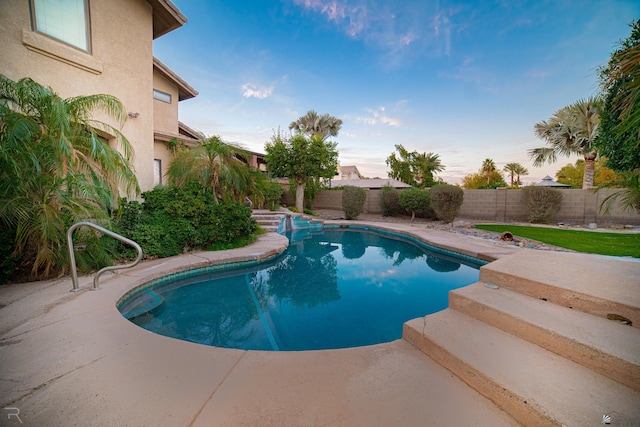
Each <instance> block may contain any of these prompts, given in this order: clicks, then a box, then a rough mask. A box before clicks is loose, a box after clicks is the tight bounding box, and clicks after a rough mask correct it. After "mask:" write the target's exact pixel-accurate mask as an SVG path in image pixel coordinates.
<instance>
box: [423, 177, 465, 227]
mask: <svg viewBox="0 0 640 427" xmlns="http://www.w3.org/2000/svg"><path fill="white" fill-rule="evenodd" d="M429 195H430V196H431V208H432V209H433V210H434V211H435V213H436V217H437V218H438V219H439V220H440V221H444V222H447V223H449V222H453V220H454V219H455V218H456V216H457V215H458V212H460V207H461V206H462V202H463V201H464V191H462V188H460V187H456V186H455V185H448V184H438V185H435V186H433V187H432V188H431V190H429Z"/></svg>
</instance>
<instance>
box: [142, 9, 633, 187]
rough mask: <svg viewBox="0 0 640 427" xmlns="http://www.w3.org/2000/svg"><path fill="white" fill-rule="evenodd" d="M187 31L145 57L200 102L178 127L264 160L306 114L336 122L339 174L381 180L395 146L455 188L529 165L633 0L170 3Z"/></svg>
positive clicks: (592, 79)
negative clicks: (481, 175)
mask: <svg viewBox="0 0 640 427" xmlns="http://www.w3.org/2000/svg"><path fill="white" fill-rule="evenodd" d="M173 2H174V3H175V4H176V6H178V8H179V9H180V10H181V11H182V13H184V14H185V15H186V16H187V18H188V19H189V21H188V22H187V23H186V24H185V25H184V26H183V27H182V28H179V29H177V30H175V31H173V32H171V33H169V34H167V35H165V36H163V37H161V38H159V39H158V40H156V41H155V42H154V55H155V56H157V57H158V58H159V59H160V60H161V61H163V62H164V63H165V64H167V65H168V66H169V67H170V68H171V69H173V70H174V71H175V72H176V73H178V74H179V75H180V76H181V77H182V78H184V79H185V80H186V81H187V82H189V84H191V85H192V86H193V87H194V88H196V90H198V91H199V93H200V94H199V95H198V96H197V97H196V98H194V99H191V100H187V101H184V102H182V103H181V104H180V120H181V121H183V122H184V123H186V124H187V125H189V126H191V127H193V128H195V129H198V130H200V131H202V132H204V133H205V134H207V135H219V136H221V137H222V139H223V140H225V141H227V142H231V143H236V144H239V145H241V146H243V147H245V148H247V149H249V150H252V151H257V152H264V144H265V143H266V142H267V141H268V140H269V139H270V138H271V136H272V135H273V133H274V130H277V129H278V127H280V128H282V129H287V127H288V125H289V123H290V122H291V121H293V120H295V119H296V118H298V117H299V116H301V115H303V114H305V113H306V112H307V111H308V110H309V109H314V110H316V111H317V112H319V113H329V114H331V115H333V116H336V117H339V118H340V119H342V121H343V125H342V129H341V131H340V134H339V135H338V137H337V138H335V141H337V142H338V151H339V152H340V163H341V164H342V165H356V166H357V167H358V169H359V170H360V172H361V173H362V174H363V175H365V176H368V177H386V176H387V171H388V168H387V166H386V164H385V159H386V158H387V157H388V156H389V155H390V154H391V153H392V152H393V151H394V145H395V144H402V145H404V147H405V148H407V149H409V150H417V151H419V152H433V153H437V154H438V155H440V158H441V160H442V163H443V164H444V165H445V167H446V168H445V170H444V172H442V173H441V174H440V176H441V177H442V178H443V179H444V180H445V181H447V182H450V183H458V182H460V180H461V178H462V177H463V176H465V175H467V174H469V173H472V172H476V171H477V170H478V169H479V168H480V166H481V164H482V161H483V160H484V159H485V158H491V159H493V160H494V161H495V162H496V164H497V165H498V167H500V168H502V167H503V166H504V165H505V164H506V163H510V162H518V163H521V164H523V165H524V166H525V167H527V168H528V169H529V172H530V175H529V176H527V177H524V181H525V182H532V181H539V180H540V179H541V178H542V177H544V176H545V175H547V174H549V175H552V176H553V175H554V174H555V171H557V170H558V169H559V168H560V167H562V166H564V165H565V164H567V163H570V162H573V161H575V158H573V159H569V158H567V159H561V160H560V161H559V162H558V163H556V164H553V165H550V166H545V167H543V168H534V167H533V165H532V164H531V162H530V161H529V159H528V157H527V150H528V149H530V148H534V147H538V146H542V145H543V141H540V140H538V139H537V138H536V137H535V135H534V133H533V126H534V124H535V123H537V122H539V121H541V120H545V119H547V118H549V117H550V116H551V115H552V114H553V113H554V112H555V111H556V110H557V109H559V108H561V107H563V106H565V105H568V104H570V103H572V102H574V101H576V100H578V99H580V98H586V97H588V96H591V95H594V94H595V93H596V92H597V90H598V87H597V79H596V68H597V67H598V66H599V65H603V64H604V63H606V61H607V60H608V58H609V55H610V53H611V52H612V50H613V49H614V48H615V44H616V42H617V41H619V40H620V39H624V38H626V37H627V36H628V35H629V31H630V30H629V27H628V24H629V23H630V22H631V21H632V20H633V19H637V18H638V17H639V16H640V2H637V1H636V0H633V1H632V0H629V1H623V0H620V1H618V0H601V1H592V0H571V1H569V0H567V1H563V0H553V1H537V0H533V1H526V0H521V1H510V0H503V1H478V2H475V1H460V0H450V1H448V0H440V1H439V0H395V1H394V0H384V1H383V0H233V1H226V0H216V1H211V0H173Z"/></svg>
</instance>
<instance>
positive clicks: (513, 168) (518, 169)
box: [503, 163, 529, 187]
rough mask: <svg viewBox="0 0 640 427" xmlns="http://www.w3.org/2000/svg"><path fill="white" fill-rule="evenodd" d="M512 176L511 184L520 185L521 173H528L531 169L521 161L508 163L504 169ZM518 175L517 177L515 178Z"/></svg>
mask: <svg viewBox="0 0 640 427" xmlns="http://www.w3.org/2000/svg"><path fill="white" fill-rule="evenodd" d="M503 170H504V171H505V172H507V173H508V174H509V176H510V177H511V186H512V187H514V186H516V187H517V186H518V185H520V175H528V174H529V171H528V170H527V169H526V168H525V167H524V166H522V165H521V164H520V163H507V164H506V165H505V166H504V169H503ZM515 177H517V178H516V179H514V178H515Z"/></svg>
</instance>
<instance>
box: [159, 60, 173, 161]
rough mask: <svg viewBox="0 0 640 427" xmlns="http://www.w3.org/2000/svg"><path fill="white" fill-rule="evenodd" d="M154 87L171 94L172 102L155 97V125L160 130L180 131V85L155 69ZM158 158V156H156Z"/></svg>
mask: <svg viewBox="0 0 640 427" xmlns="http://www.w3.org/2000/svg"><path fill="white" fill-rule="evenodd" d="M153 89H157V90H159V91H162V92H164V93H168V94H169V95H171V103H168V102H164V101H160V100H157V99H155V98H154V99H153V126H154V130H156V131H160V132H169V133H173V134H177V133H178V87H177V86H176V85H175V84H174V83H171V82H170V81H169V80H167V79H166V78H165V77H164V76H162V75H161V74H160V73H158V72H157V71H155V70H154V71H153ZM156 158H157V157H156Z"/></svg>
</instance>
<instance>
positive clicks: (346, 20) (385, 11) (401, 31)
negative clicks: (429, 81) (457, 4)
mask: <svg viewBox="0 0 640 427" xmlns="http://www.w3.org/2000/svg"><path fill="white" fill-rule="evenodd" d="M292 1H293V3H294V4H295V5H297V6H299V7H301V8H303V9H305V10H307V11H311V12H314V13H317V14H320V15H322V16H323V17H324V18H325V19H326V20H327V21H328V22H330V23H331V24H333V25H335V26H336V27H337V28H338V29H340V30H341V31H343V32H344V33H345V34H347V35H348V36H349V37H352V38H354V39H357V40H363V41H365V42H367V43H371V44H373V45H376V46H377V47H378V48H380V49H383V50H385V51H387V52H389V53H391V54H398V53H399V52H402V51H404V50H406V49H412V51H413V52H414V54H415V53H416V52H417V53H418V54H425V55H446V56H448V55H450V53H451V50H452V33H453V27H454V23H453V20H452V18H453V16H455V15H456V14H457V13H458V10H456V9H452V8H441V7H440V3H439V2H430V1H424V0H403V1H402V2H397V3H396V2H394V3H393V4H389V3H388V2H381V1H379V0H292Z"/></svg>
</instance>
